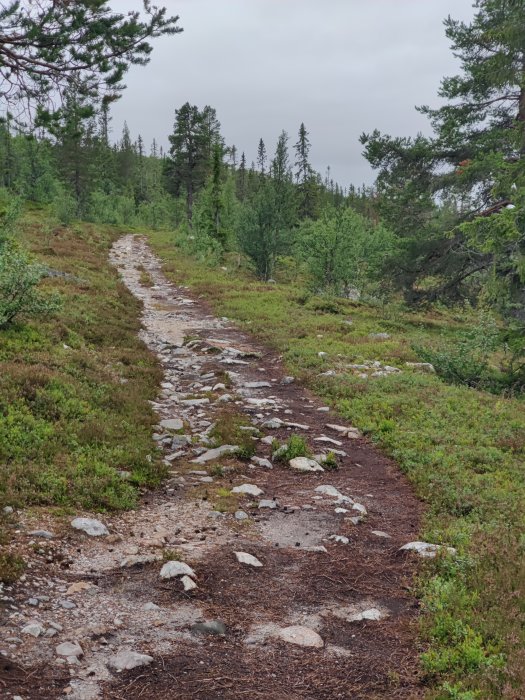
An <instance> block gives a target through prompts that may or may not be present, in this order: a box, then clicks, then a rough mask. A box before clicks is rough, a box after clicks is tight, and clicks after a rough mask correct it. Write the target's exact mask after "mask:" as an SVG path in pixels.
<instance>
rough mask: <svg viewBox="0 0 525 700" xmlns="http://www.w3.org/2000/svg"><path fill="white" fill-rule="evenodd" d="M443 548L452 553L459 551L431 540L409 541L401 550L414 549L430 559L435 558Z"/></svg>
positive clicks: (421, 555)
mask: <svg viewBox="0 0 525 700" xmlns="http://www.w3.org/2000/svg"><path fill="white" fill-rule="evenodd" d="M441 550H444V551H446V552H447V553H448V554H452V555H455V554H456V553H457V551H456V549H455V548H454V547H446V546H445V545H441V544H431V543H430V542H417V541H416V542H408V543H407V544H404V545H403V546H402V547H401V548H400V551H413V552H416V553H417V554H419V556H420V557H426V558H428V559H433V558H434V557H435V556H436V555H437V553H438V552H439V551H441Z"/></svg>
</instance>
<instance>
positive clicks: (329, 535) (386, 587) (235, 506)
mask: <svg viewBox="0 0 525 700" xmlns="http://www.w3.org/2000/svg"><path fill="white" fill-rule="evenodd" d="M112 261H113V262H114V264H115V265H117V266H118V268H119V271H120V273H121V275H122V277H123V280H124V282H125V283H126V285H127V286H128V287H129V289H130V290H131V291H132V292H133V293H134V294H135V295H136V296H138V297H140V298H141V299H142V300H143V302H144V315H143V326H144V330H143V331H142V333H143V338H144V341H145V342H146V343H147V344H148V346H149V347H150V348H151V349H152V350H153V351H155V352H156V353H158V355H159V357H160V359H161V362H162V364H163V366H164V369H165V380H164V383H163V384H162V390H161V393H160V395H159V398H158V402H157V403H156V404H155V409H156V411H157V412H158V414H159V423H160V421H161V420H176V419H180V421H181V422H180V423H177V422H175V423H172V424H167V425H165V427H161V426H160V425H159V426H157V428H156V433H155V436H154V437H155V439H156V440H157V444H158V445H159V446H160V448H161V449H163V450H164V458H165V459H166V464H168V465H169V470H170V477H169V479H168V481H167V482H165V484H164V485H163V487H162V489H160V490H158V491H157V492H152V493H148V494H146V495H145V497H144V498H143V500H142V502H141V505H140V508H139V509H138V510H137V511H136V512H128V513H125V514H121V515H119V516H115V517H111V518H110V517H102V518H97V516H96V515H95V516H93V515H92V514H80V515H84V516H86V517H95V518H97V519H98V520H100V521H103V523H104V524H105V526H106V527H107V529H108V531H109V534H105V535H102V536H88V535H86V534H84V533H83V532H81V531H76V530H74V529H73V528H72V527H71V526H70V525H69V521H68V522H67V523H65V524H62V525H59V524H58V523H57V522H56V521H52V520H51V519H50V518H49V517H48V516H44V515H41V514H40V515H38V514H35V513H33V514H32V515H31V514H28V513H20V514H19V519H20V526H19V530H18V536H19V537H20V538H21V539H24V538H25V541H26V542H27V543H28V547H31V548H33V552H34V554H33V563H32V567H31V568H30V569H29V570H28V573H27V575H26V576H25V577H24V580H23V581H22V582H21V583H19V584H17V585H16V586H14V587H12V588H6V589H5V590H4V592H3V596H4V598H3V600H4V604H5V607H4V610H3V619H2V626H0V637H1V642H0V652H1V653H2V655H3V657H2V658H3V661H2V663H3V667H0V697H2V698H4V697H5V698H14V697H17V696H19V697H20V698H23V699H24V700H26V699H29V698H60V697H69V698H71V699H73V700H96V699H98V698H115V699H119V698H126V699H127V700H129V699H130V698H143V699H148V698H156V699H168V698H180V699H181V700H186V699H190V698H197V699H198V700H216V699H217V700H218V699H222V698H224V699H225V700H237V699H239V700H240V699H241V698H244V699H245V698H249V699H252V698H254V699H255V698H264V699H265V700H273V699H275V700H282V699H283V698H286V699H287V700H299V699H304V698H308V699H311V700H313V699H315V700H320V699H324V700H333V699H335V698H354V699H355V698H403V699H406V698H417V697H422V694H423V693H422V688H421V685H420V682H419V679H418V677H417V649H416V648H415V642H414V639H415V634H416V629H415V624H414V622H415V618H416V616H417V605H416V601H415V600H414V598H413V597H412V596H411V595H410V594H409V592H408V588H407V587H408V586H409V585H410V580H411V577H412V575H413V572H414V569H415V561H414V559H413V557H407V555H406V554H405V553H400V552H399V548H400V546H402V545H404V544H406V543H407V542H409V541H411V540H415V539H417V537H416V535H417V531H418V522H419V516H420V512H421V508H420V504H419V503H418V501H417V500H416V499H415V498H414V496H413V494H412V492H411V490H410V488H409V486H408V485H407V483H406V481H405V479H404V478H403V477H402V476H401V475H400V473H399V472H398V470H397V469H396V468H395V466H393V465H392V464H391V463H390V462H389V461H388V460H387V459H385V458H384V457H382V456H381V455H379V454H378V453H377V452H376V451H375V450H374V449H373V448H372V447H371V446H370V445H369V444H368V443H367V442H366V441H365V440H363V439H361V438H360V437H359V436H358V435H357V433H356V432H354V431H350V432H348V433H347V432H343V431H341V430H337V429H332V428H329V427H327V425H328V424H336V425H337V424H339V423H340V420H338V419H337V417H336V416H334V415H333V414H331V413H330V412H328V411H327V409H326V408H325V407H323V406H322V404H320V403H319V401H318V400H317V399H316V398H315V397H313V396H311V395H310V394H309V393H308V392H307V391H306V390H305V389H304V388H303V387H301V386H299V385H297V384H296V383H295V382H293V381H292V380H291V379H285V378H284V375H283V369H282V366H281V365H280V362H279V358H278V357H276V356H275V355H274V354H272V353H271V352H269V351H268V350H267V349H264V348H263V347H260V346H258V345H257V343H255V342H254V341H253V340H252V339H251V338H249V337H247V336H245V335H244V334H242V333H241V332H239V331H238V330H237V329H235V328H234V327H232V326H231V325H230V324H229V323H228V321H227V319H222V320H219V319H216V318H214V317H213V316H211V315H209V312H208V310H207V309H206V308H205V307H204V306H202V305H201V304H200V303H199V302H198V300H195V299H192V298H191V295H190V294H189V293H188V291H187V289H185V288H181V287H176V286H174V285H172V284H170V283H168V282H167V280H166V279H165V277H164V276H163V275H162V273H161V270H160V263H159V261H158V260H157V258H156V257H155V256H154V255H153V254H152V253H151V251H150V250H149V248H148V247H147V245H146V243H145V242H144V241H143V240H141V239H140V238H138V237H133V236H126V237H124V238H122V239H121V240H120V241H118V242H117V244H116V245H115V246H114V248H113V251H112ZM138 266H142V268H143V269H145V270H146V271H147V272H148V273H149V275H150V278H151V280H152V282H153V286H141V284H140V279H141V272H140V271H139V270H138V269H137V267H138ZM323 409H324V410H323ZM233 418H235V420H239V419H240V418H242V419H243V421H242V422H244V424H245V425H244V426H243V429H241V428H239V427H238V428H237V431H238V432H239V431H240V430H242V432H243V434H245V435H249V434H250V433H251V431H252V430H253V429H254V428H256V429H257V431H258V432H257V433H256V438H255V440H254V444H255V447H256V453H255V459H254V458H251V459H250V457H249V454H245V455H244V459H240V458H239V457H238V456H236V455H235V454H224V455H223V456H222V457H217V456H216V453H213V452H212V453H210V449H212V447H215V446H216V444H212V437H213V434H214V433H213V432H212V431H213V426H214V424H215V423H218V424H219V425H221V424H222V423H224V421H228V420H230V419H233ZM276 419H278V420H276ZM268 421H270V423H268ZM287 424H296V425H287ZM343 427H345V428H348V427H350V426H343ZM291 434H295V435H301V436H303V437H304V438H305V439H306V441H307V442H308V444H309V446H310V448H311V451H312V453H314V454H316V455H317V463H318V464H319V463H320V464H322V463H323V453H324V455H326V454H327V452H328V451H329V450H330V449H332V448H333V449H334V450H337V451H339V452H340V453H341V454H339V455H338V456H337V459H338V463H339V467H338V469H336V470H330V471H328V470H327V469H326V470H325V471H306V472H302V471H297V470H294V469H292V468H290V466H289V465H288V464H287V463H280V462H278V461H273V462H272V446H271V444H270V442H271V439H272V438H276V439H278V440H279V441H280V442H281V443H284V442H286V441H287V440H288V439H289V437H290V435H291ZM269 436H271V437H269ZM334 441H336V442H334ZM223 451H224V452H227V450H223ZM320 453H321V454H320ZM196 459H197V460H199V461H198V462H195V461H194V460H196ZM264 460H268V461H267V462H266V461H264ZM301 465H302V463H301V462H300V463H299V465H298V466H301ZM310 466H311V465H310ZM314 468H315V469H317V466H314ZM125 476H126V475H125V474H123V477H124V478H125ZM242 485H249V486H250V487H251V488H248V489H244V490H248V491H252V492H253V494H249V493H246V494H243V493H240V494H237V495H236V496H235V497H232V496H231V495H230V491H231V489H232V488H234V487H239V486H242ZM254 487H256V488H254ZM320 487H324V488H320ZM326 487H328V488H326ZM241 490H243V489H241ZM235 499H238V500H235ZM217 507H219V510H217ZM220 511H222V512H220ZM36 530H49V531H50V532H49V533H48V534H47V535H43V534H42V533H40V534H34V531H36ZM31 533H33V534H31ZM167 552H171V553H172V554H173V553H174V552H176V553H177V557H178V558H179V561H172V562H171V563H168V562H167V561H166V560H167V559H169V556H168V557H167V556H166V553H167ZM235 552H237V553H239V552H241V553H245V554H248V555H251V557H255V559H254V560H253V559H251V560H249V561H250V562H251V563H242V561H239V558H240V559H243V558H244V557H243V556H242V555H239V554H235ZM183 564H186V565H187V567H189V568H186V569H185V571H182V569H184V566H183ZM253 564H255V566H254V565H253ZM161 569H163V571H164V572H165V573H168V574H169V573H171V574H173V576H172V578H161V576H160V572H161ZM184 573H185V574H186V575H185V577H184V578H182V574H184ZM185 589H187V590H185ZM67 643H69V645H70V646H63V645H64V644H67ZM135 663H136V664H137V665H136V667H135V668H134V669H133V670H128V668H126V667H129V666H132V665H133V664H135ZM119 666H124V667H125V668H124V669H119V668H118V667H119Z"/></svg>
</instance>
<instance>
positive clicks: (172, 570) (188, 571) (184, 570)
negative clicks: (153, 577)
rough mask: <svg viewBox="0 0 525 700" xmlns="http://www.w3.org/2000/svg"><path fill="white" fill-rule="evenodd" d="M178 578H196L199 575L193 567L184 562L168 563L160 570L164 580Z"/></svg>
mask: <svg viewBox="0 0 525 700" xmlns="http://www.w3.org/2000/svg"><path fill="white" fill-rule="evenodd" d="M177 576H191V577H192V578H196V576H197V574H196V573H195V571H193V569H192V568H191V566H188V565H187V564H185V563H184V562H183V561H167V562H166V563H165V564H164V566H163V567H162V569H161V570H160V577H161V578H163V579H170V578H176V577H177Z"/></svg>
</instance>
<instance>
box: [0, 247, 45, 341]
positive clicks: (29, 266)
mask: <svg viewBox="0 0 525 700" xmlns="http://www.w3.org/2000/svg"><path fill="white" fill-rule="evenodd" d="M43 274H44V273H43V268H42V267H41V266H40V265H37V264H36V263H33V262H31V260H30V259H29V257H28V255H27V254H26V253H24V252H23V251H21V250H20V249H18V248H17V247H16V246H15V245H14V244H13V243H12V242H6V243H4V245H3V246H2V248H1V249H0V328H4V327H5V326H7V325H8V324H9V323H11V322H12V321H13V320H14V319H15V318H16V317H17V316H18V315H20V314H30V315H42V314H49V313H52V312H54V311H56V309H57V308H58V306H59V300H58V297H57V296H56V295H49V294H42V293H41V292H40V291H39V290H38V289H37V287H38V283H39V282H40V280H41V279H42V277H43Z"/></svg>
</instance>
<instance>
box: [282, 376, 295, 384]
mask: <svg viewBox="0 0 525 700" xmlns="http://www.w3.org/2000/svg"><path fill="white" fill-rule="evenodd" d="M294 382H295V377H291V376H288V377H283V378H282V379H281V384H285V385H286V384H293V383H294Z"/></svg>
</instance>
